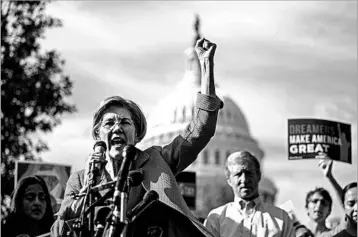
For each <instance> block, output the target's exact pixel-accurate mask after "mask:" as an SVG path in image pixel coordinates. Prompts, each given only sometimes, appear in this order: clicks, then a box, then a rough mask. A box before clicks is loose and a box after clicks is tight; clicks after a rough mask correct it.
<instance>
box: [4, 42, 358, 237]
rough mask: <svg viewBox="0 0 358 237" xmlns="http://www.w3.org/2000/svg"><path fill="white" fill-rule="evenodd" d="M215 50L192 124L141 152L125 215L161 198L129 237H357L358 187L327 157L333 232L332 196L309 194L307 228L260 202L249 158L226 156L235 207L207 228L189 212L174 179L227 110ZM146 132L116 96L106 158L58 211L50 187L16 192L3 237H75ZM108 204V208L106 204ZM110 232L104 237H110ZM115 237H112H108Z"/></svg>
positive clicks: (104, 123) (105, 111)
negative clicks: (337, 206)
mask: <svg viewBox="0 0 358 237" xmlns="http://www.w3.org/2000/svg"><path fill="white" fill-rule="evenodd" d="M215 50H216V45H215V44H214V43H212V42H210V41H208V40H206V39H203V38H202V39H200V40H198V41H197V43H196V46H195V51H196V53H197V56H198V59H199V62H200V66H201V75H202V79H201V83H202V84H201V90H200V92H198V95H197V101H196V112H195V117H194V118H193V121H192V122H190V123H189V124H188V126H187V127H186V129H185V130H184V131H183V132H182V133H180V134H178V135H177V136H176V137H175V138H174V139H173V141H172V142H171V143H169V144H168V145H165V146H152V147H149V148H148V149H146V150H143V151H141V150H138V149H137V156H136V159H135V161H134V164H133V167H132V168H133V170H141V173H142V174H143V177H142V181H141V185H138V186H135V187H132V188H131V189H130V193H129V197H128V203H127V208H128V210H131V209H132V208H133V207H135V206H136V205H137V204H138V203H139V202H140V201H141V200H142V199H143V197H144V195H145V194H146V192H148V191H149V190H154V191H156V192H157V193H158V196H159V198H158V200H159V202H157V203H156V206H155V207H153V208H148V209H147V210H146V212H145V213H144V214H143V216H142V217H140V218H138V219H137V220H136V221H134V222H131V223H128V225H127V226H126V228H125V229H124V230H123V233H124V236H126V237H131V236H140V237H145V236H158V237H159V236H162V237H164V236H173V237H179V236H188V237H190V236H195V237H197V236H198V237H199V236H207V237H212V236H216V237H234V236H243V237H254V236H255V237H269V236H275V237H278V236H282V237H295V236H296V237H310V236H315V237H319V236H322V237H328V236H336V237H339V236H348V237H350V236H356V235H357V233H356V232H357V182H353V183H350V184H347V185H346V186H345V187H344V188H343V189H342V188H341V187H340V185H339V184H338V182H337V181H336V180H335V178H334V176H333V174H332V165H333V161H332V160H331V159H330V158H329V157H327V156H326V155H325V154H321V155H322V156H323V158H322V161H321V162H320V163H319V167H320V169H321V170H322V171H323V174H324V175H325V176H326V177H327V179H328V180H329V181H330V182H331V183H332V185H333V187H334V189H335V190H336V192H337V195H338V196H339V200H340V201H341V205H342V208H343V210H344V213H345V215H344V217H342V221H341V222H340V224H339V225H337V226H336V227H334V228H333V229H330V228H329V227H327V226H326V219H327V217H328V216H329V215H330V213H331V209H332V197H331V195H330V194H329V192H328V191H327V190H325V189H324V188H316V189H314V190H311V191H309V192H308V193H307V196H306V205H305V208H306V211H307V217H308V219H309V222H308V224H307V226H305V225H303V224H302V223H300V222H299V221H297V219H296V218H295V217H294V216H292V215H290V214H288V213H287V212H286V211H285V210H283V209H281V208H279V207H277V206H275V205H272V204H269V203H267V202H266V201H265V199H264V200H263V199H262V198H261V197H260V193H259V184H260V181H261V176H262V175H261V168H260V162H259V161H258V159H257V158H256V157H255V156H254V154H252V153H250V152H249V151H245V150H241V151H236V152H233V153H232V154H231V155H229V156H228V157H227V160H226V167H225V170H223V172H225V176H226V179H227V183H228V185H229V186H230V187H231V188H232V191H233V193H234V200H233V201H232V202H230V203H227V204H225V205H223V206H220V207H217V208H215V209H213V210H212V211H210V213H209V214H208V216H207V218H206V219H205V221H204V223H201V222H200V221H199V220H198V219H197V218H196V217H195V216H194V215H193V214H192V212H191V210H190V209H189V208H188V206H187V205H186V203H185V201H184V199H183V197H182V196H181V194H180V191H179V188H178V185H177V183H176V181H175V176H176V174H178V173H180V172H181V171H183V170H184V169H185V168H187V167H188V166H189V165H190V164H191V163H192V162H194V160H195V159H196V158H197V156H198V154H199V153H200V152H201V151H202V149H203V148H204V147H205V146H206V145H207V144H208V142H209V141H210V139H211V137H213V136H214V134H215V129H216V123H217V117H218V111H219V110H220V109H221V108H222V107H223V106H224V104H223V102H222V101H221V100H220V99H219V98H218V97H217V95H216V92H215V82H214V54H215ZM146 131H147V122H146V118H145V116H144V114H143V112H142V110H141V109H140V107H139V106H138V105H137V104H136V103H135V102H133V101H131V100H127V99H125V98H122V97H120V96H112V97H109V98H107V99H105V100H104V101H102V102H101V103H100V106H99V107H98V109H97V110H96V112H95V114H94V118H93V127H92V135H93V139H94V141H103V142H104V143H105V152H102V151H98V150H95V151H94V152H92V153H91V154H90V156H89V158H88V160H87V162H86V165H85V167H84V169H83V170H80V171H77V172H74V173H73V174H72V175H71V176H70V178H69V180H68V181H67V186H66V191H65V195H64V200H63V201H62V204H61V207H60V209H59V211H58V212H56V213H54V212H53V210H52V208H51V200H50V194H49V191H48V188H47V187H46V184H45V182H44V180H43V179H42V178H41V177H38V176H33V177H27V178H25V179H23V180H21V182H20V183H19V184H18V185H17V187H16V189H15V191H14V193H13V196H12V201H11V213H10V214H9V215H8V216H7V217H6V218H3V221H2V229H1V232H2V236H7V237H36V236H41V235H43V234H46V233H51V236H54V237H60V236H69V233H71V228H72V227H73V225H72V224H71V223H73V220H76V219H78V218H79V217H80V215H81V213H82V211H83V207H84V205H85V198H86V193H87V192H88V189H89V185H90V184H91V185H92V184H93V183H94V184H95V185H97V184H105V183H109V182H111V181H114V180H115V179H116V177H117V176H118V172H119V170H120V167H121V164H122V161H123V148H124V147H125V146H127V145H132V146H135V145H136V144H137V143H139V142H140V141H141V140H142V139H143V138H144V136H145V134H146ZM94 165H98V167H99V170H98V175H96V177H93V179H92V176H91V170H92V166H94ZM110 192H112V193H113V189H112V190H109V191H108V190H101V191H99V192H98V199H100V198H103V199H104V200H103V202H102V205H108V204H106V203H110V201H111V197H113V195H108V194H109V193H110ZM106 201H108V202H106ZM108 235H109V232H108V230H107V229H105V230H104V232H103V235H101V236H108ZM116 236H119V234H117V235H116ZM110 237H112V236H110Z"/></svg>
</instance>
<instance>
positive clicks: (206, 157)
mask: <svg viewBox="0 0 358 237" xmlns="http://www.w3.org/2000/svg"><path fill="white" fill-rule="evenodd" d="M203 163H204V165H207V164H209V152H208V150H204V151H203Z"/></svg>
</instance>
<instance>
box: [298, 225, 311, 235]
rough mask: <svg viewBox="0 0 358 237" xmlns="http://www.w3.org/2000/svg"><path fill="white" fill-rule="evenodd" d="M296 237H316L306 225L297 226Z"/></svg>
mask: <svg viewBox="0 0 358 237" xmlns="http://www.w3.org/2000/svg"><path fill="white" fill-rule="evenodd" d="M295 235H296V237H314V235H313V233H312V232H311V231H310V230H309V229H308V228H307V227H306V226H304V225H300V224H299V225H297V226H295Z"/></svg>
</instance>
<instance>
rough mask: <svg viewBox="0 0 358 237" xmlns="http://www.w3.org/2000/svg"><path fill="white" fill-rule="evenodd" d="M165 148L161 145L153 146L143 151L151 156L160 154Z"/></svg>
mask: <svg viewBox="0 0 358 237" xmlns="http://www.w3.org/2000/svg"><path fill="white" fill-rule="evenodd" d="M162 150H163V148H162V147H161V146H151V147H148V148H147V149H145V150H144V151H143V152H144V153H147V154H148V155H149V156H150V157H152V156H153V155H154V156H155V155H160V152H161V151H162Z"/></svg>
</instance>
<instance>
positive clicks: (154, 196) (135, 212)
mask: <svg viewBox="0 0 358 237" xmlns="http://www.w3.org/2000/svg"><path fill="white" fill-rule="evenodd" d="M158 199H159V195H158V193H157V192H156V191H154V190H150V191H148V192H146V193H145V195H144V197H143V200H142V201H140V203H138V204H137V205H136V206H135V207H134V208H133V209H132V210H130V211H129V212H127V219H128V220H129V221H128V222H133V221H134V220H135V219H136V218H137V217H138V216H139V215H140V214H142V213H143V211H144V210H146V209H147V208H148V207H149V206H150V205H151V204H152V203H153V202H155V201H157V200H158Z"/></svg>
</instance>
